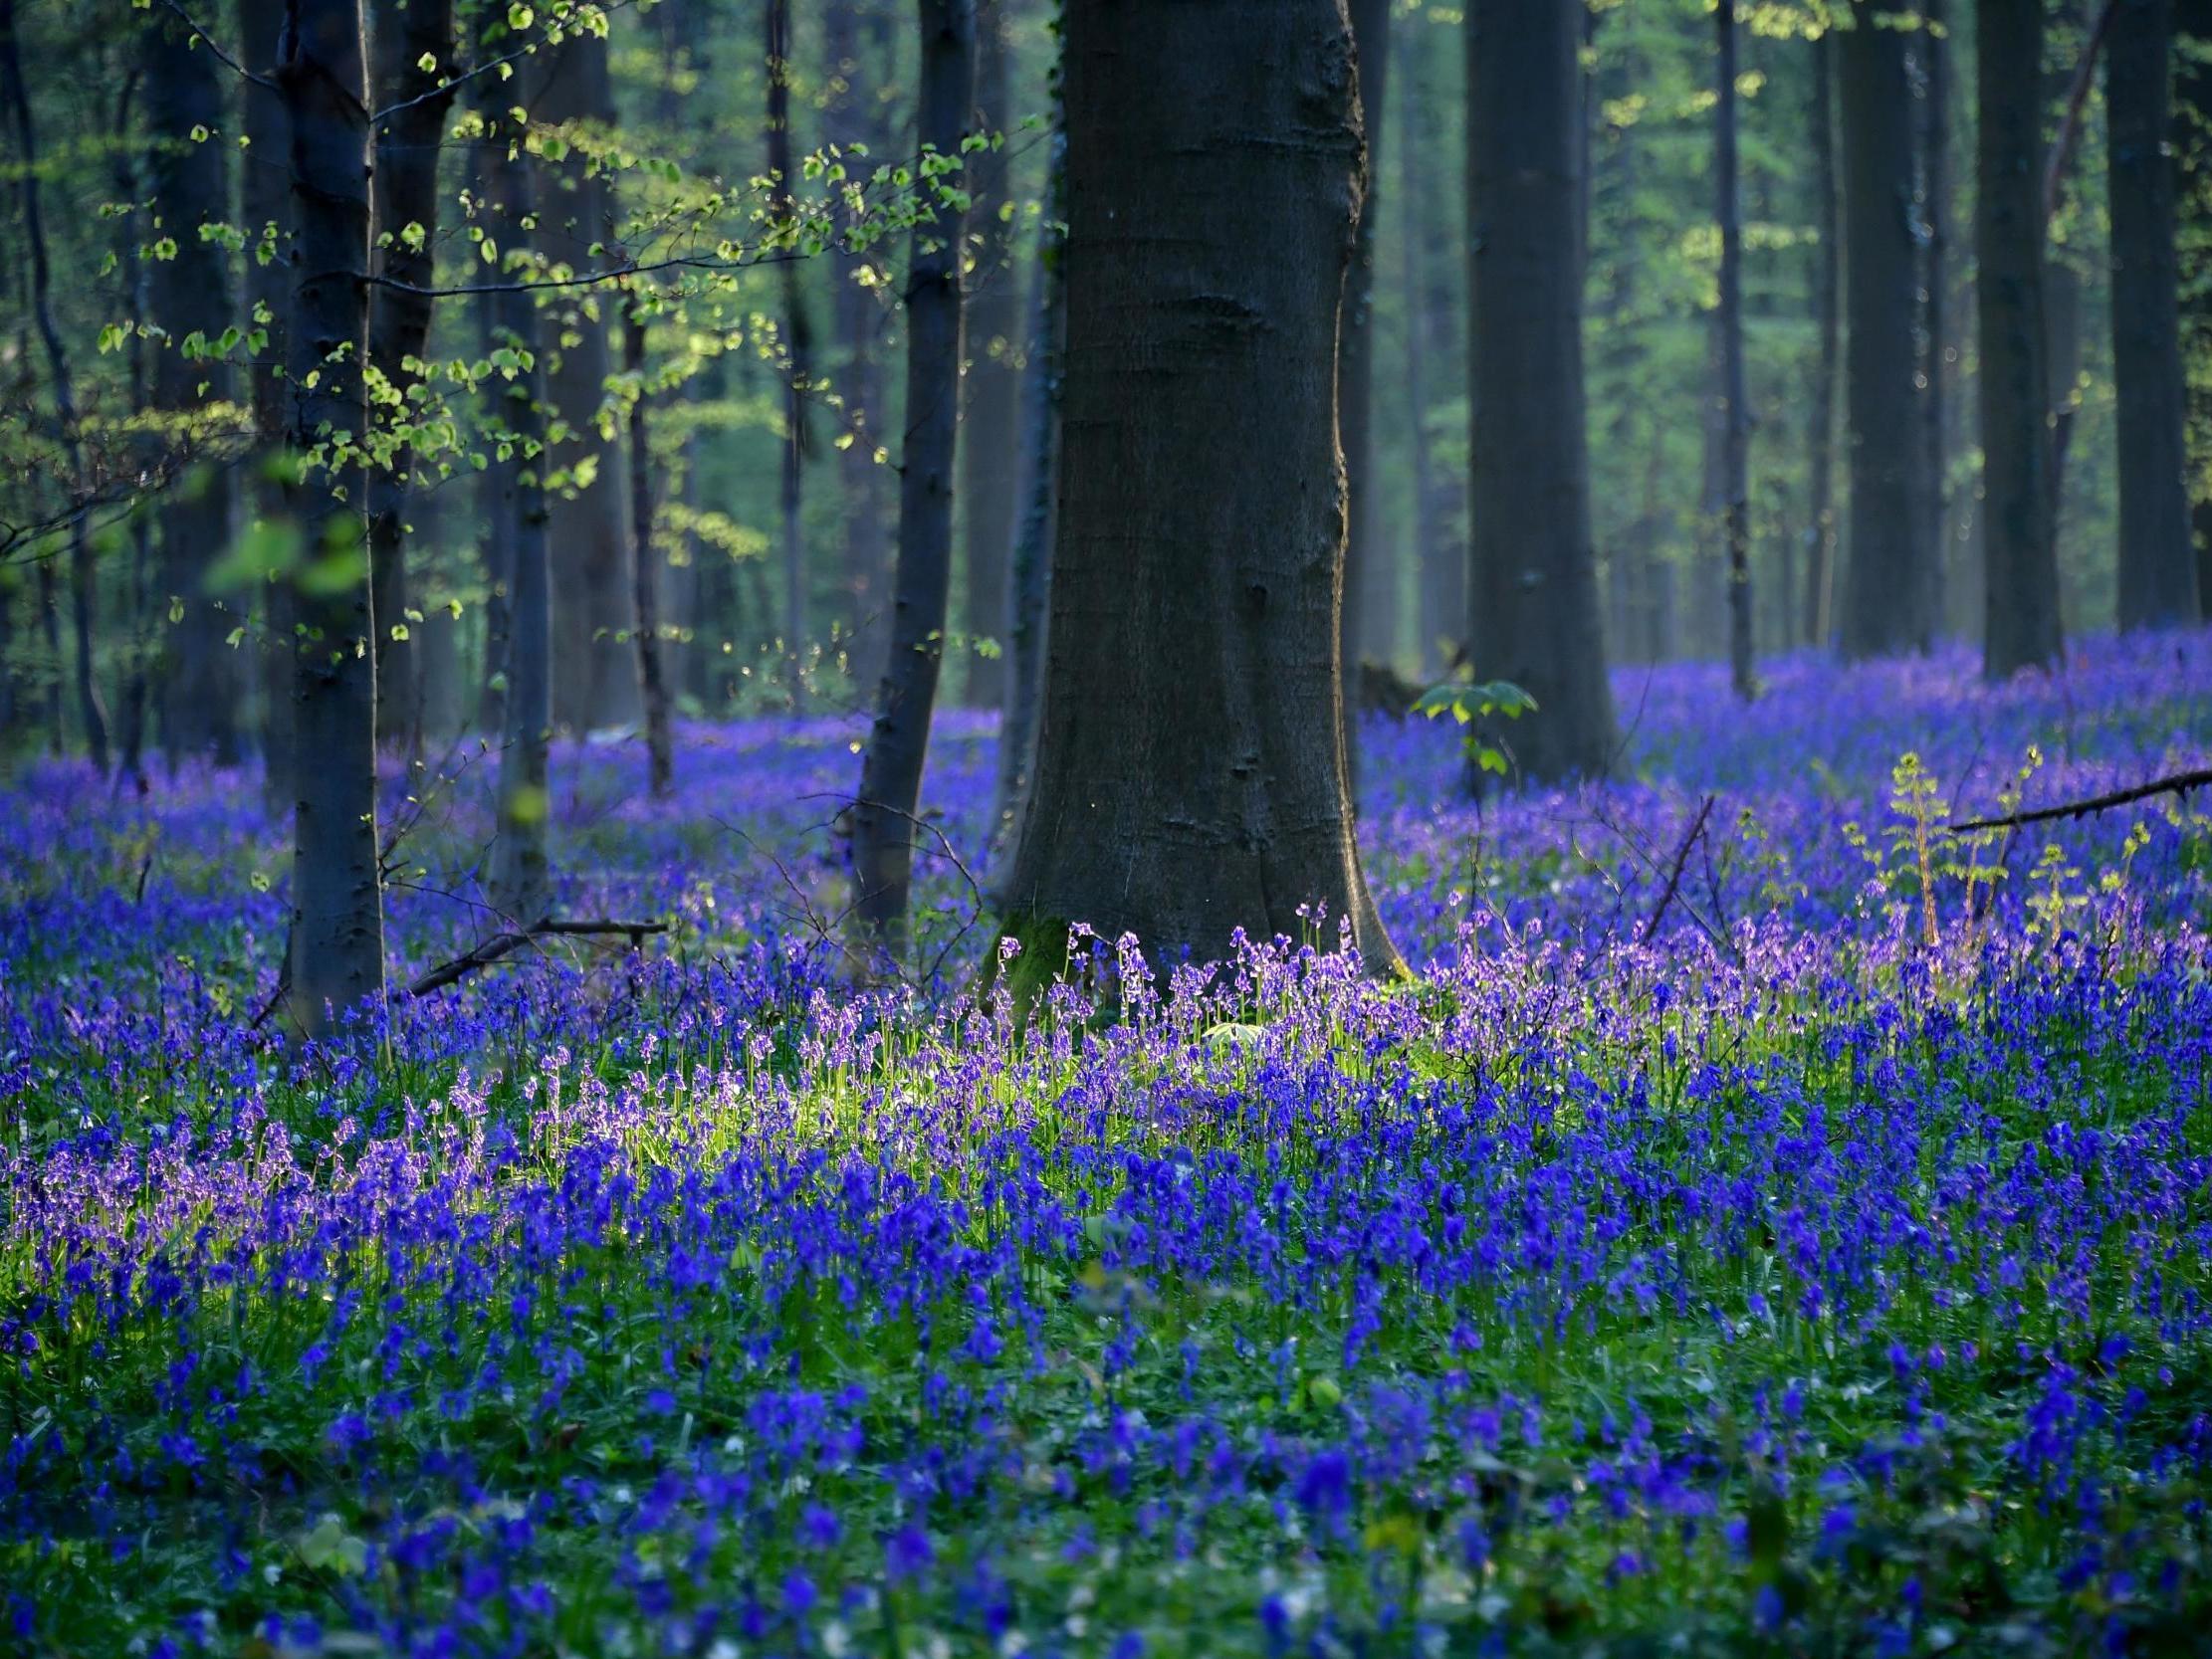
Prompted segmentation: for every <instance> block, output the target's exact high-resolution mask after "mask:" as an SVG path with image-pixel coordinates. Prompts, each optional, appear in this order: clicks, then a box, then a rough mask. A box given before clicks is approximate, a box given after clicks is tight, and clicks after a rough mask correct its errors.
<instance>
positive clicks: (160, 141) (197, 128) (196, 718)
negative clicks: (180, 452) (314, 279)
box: [143, 13, 245, 765]
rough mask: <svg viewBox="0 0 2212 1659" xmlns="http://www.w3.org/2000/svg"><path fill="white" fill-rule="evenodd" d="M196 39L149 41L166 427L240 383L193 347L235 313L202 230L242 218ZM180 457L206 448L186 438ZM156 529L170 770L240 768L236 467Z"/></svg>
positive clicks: (168, 32) (150, 187)
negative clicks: (211, 573) (231, 590)
mask: <svg viewBox="0 0 2212 1659" xmlns="http://www.w3.org/2000/svg"><path fill="white" fill-rule="evenodd" d="M190 39H191V35H190V31H189V30H187V29H186V28H185V27H184V26H183V25H182V24H181V23H179V22H177V21H176V20H175V19H174V18H173V17H172V16H170V15H168V14H164V13H156V14H155V15H154V18H153V21H152V22H150V23H149V24H148V25H147V27H146V29H145V33H144V37H143V41H144V73H145V88H146V133H147V138H148V141H149V144H150V152H149V157H148V165H147V180H146V189H147V200H148V201H149V202H151V203H152V204H153V207H154V211H155V224H154V227H153V228H152V237H153V239H154V240H156V241H158V242H160V243H163V244H165V243H167V242H172V241H173V242H174V243H175V245H176V252H175V254H174V256H173V257H171V258H167V259H157V260H155V261H153V262H152V265H151V268H150V270H149V272H148V276H149V282H150V292H149V296H148V297H149V299H150V301H151V317H150V320H151V321H152V322H153V323H154V325H155V326H156V327H157V328H159V329H161V330H162V331H163V333H164V335H165V336H166V337H165V339H164V340H163V342H162V343H161V344H160V345H159V346H158V348H157V349H156V350H155V352H154V358H153V362H154V368H153V403H154V407H155V408H156V409H158V410H159V411H160V412H161V413H162V415H163V416H164V417H166V418H168V419H171V420H181V421H186V422H187V423H188V422H189V421H190V419H191V418H193V417H199V418H202V419H204V417H205V414H206V411H207V410H208V409H209V407H210V406H211V405H215V406H220V405H222V404H224V403H226V402H227V401H228V399H229V398H230V396H231V379H232V376H231V371H230V369H229V367H228V366H227V365H226V364H224V363H223V362H221V361H218V360H217V359H215V358H212V357H208V358H201V359H198V360H194V359H192V358H190V357H187V356H186V355H185V352H184V348H183V344H184V341H185V340H186V339H187V338H188V337H189V336H191V335H192V334H195V333H197V334H200V335H202V336H204V337H205V338H207V339H209V340H213V339H214V338H215V337H216V336H218V335H219V334H221V333H222V331H223V330H224V329H225V328H227V327H229V326H230V325H231V323H232V321H233V320H234V317H235V315H236V312H235V310H234V307H233V303H232V292H233V291H232V288H231V279H230V268H229V261H228V259H227V258H226V256H225V255H224V253H223V251H222V248H221V245H220V244H219V243H217V242H213V241H208V240H205V239H203V238H202V236H201V234H200V228H201V227H202V226H203V225H210V226H220V225H227V224H228V223H230V221H231V216H232V210H231V201H230V183H229V179H228V178H227V176H226V174H227V171H228V169H227V168H226V167H225V165H224V157H225V156H226V155H227V154H229V153H230V151H231V149H232V146H231V145H228V144H226V143H224V142H223V141H222V139H221V137H220V133H221V131H222V129H223V127H224V125H225V123H226V117H225V113H224V100H223V86H222V83H221V82H220V80H218V77H220V76H222V75H224V74H225V73H227V72H226V71H225V70H224V69H223V68H222V67H221V66H220V65H219V64H218V63H217V62H216V61H215V56H214V54H213V53H212V52H210V51H208V49H207V47H206V46H205V44H204V43H203V44H199V45H189V44H188V42H189V41H190ZM195 134H199V136H195ZM172 447H177V446H175V445H173V444H172ZM182 447H183V448H185V449H187V450H196V449H197V448H198V447H199V445H198V444H197V443H195V442H193V441H191V440H187V441H186V442H185V443H184V445H183V446H182ZM157 522H158V526H159V531H160V545H161V582H162V586H163V587H164V588H165V589H166V591H167V594H168V597H169V601H170V604H171V606H172V607H175V608H179V609H180V610H181V613H182V614H181V617H180V620H179V621H178V622H177V623H176V624H175V625H174V632H173V635H172V637H171V639H170V641H169V650H168V651H167V652H166V653H165V655H166V657H167V659H168V660H167V665H166V672H165V673H164V675H163V676H162V686H161V718H162V730H163V733H164V736H165V739H166V743H167V747H168V750H169V754H170V757H171V759H172V760H174V759H176V758H178V757H180V756H182V755H187V754H190V755H202V756H207V755H211V756H213V757H214V759H215V760H216V761H217V762H218V763H220V764H223V765H233V764H236V762H237V761H238V759H239V755H240V743H239V735H238V733H239V711H240V706H241V704H242V703H243V701H244V690H245V682H244V676H243V675H242V674H241V673H240V672H239V657H238V653H237V652H235V651H234V650H232V649H231V647H230V645H229V643H228V636H229V634H230V631H231V629H232V627H233V626H234V625H235V623H236V620H237V618H236V617H235V615H234V613H233V608H232V601H231V599H230V598H229V597H226V596H221V595H210V594H209V593H208V592H207V590H206V578H207V572H208V570H209V568H210V567H211V566H212V565H213V564H214V563H215V561H216V560H217V559H219V558H220V557H222V555H223V553H224V551H225V550H226V549H227V548H228V547H229V546H230V542H231V537H232V535H233V534H234V533H235V531H236V528H237V524H236V492H235V489H234V487H233V484H232V475H231V473H230V471H229V469H227V468H223V467H214V468H210V469H208V471H207V472H206V473H205V474H204V475H203V476H202V477H200V478H199V479H198V480H197V481H195V482H189V483H187V485H186V486H185V487H184V488H182V489H179V490H177V491H175V492H173V493H172V494H171V496H170V498H169V499H168V500H166V501H164V502H163V503H162V506H161V512H160V514H159V516H158V519H157Z"/></svg>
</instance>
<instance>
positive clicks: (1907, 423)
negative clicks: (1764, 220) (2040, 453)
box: [1837, 0, 1935, 659]
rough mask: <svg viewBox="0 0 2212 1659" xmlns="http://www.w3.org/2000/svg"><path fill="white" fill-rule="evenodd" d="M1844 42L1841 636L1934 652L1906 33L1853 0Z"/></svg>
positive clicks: (1848, 652)
mask: <svg viewBox="0 0 2212 1659" xmlns="http://www.w3.org/2000/svg"><path fill="white" fill-rule="evenodd" d="M1837 48H1838V50H1837V70H1838V76H1837V80H1838V92H1839V95H1840V96H1839V100H1838V102H1839V104H1841V114H1842V146H1841V148H1842V154H1843V204H1842V205H1843V218H1844V249H1845V256H1846V259H1847V261H1848V264H1847V267H1846V273H1845V304H1846V311H1847V317H1846V320H1847V324H1848V327H1847V335H1848V343H1847V346H1846V357H1845V378H1846V385H1847V395H1846V401H1847V404H1848V408H1847V412H1846V418H1847V421H1848V431H1849V446H1850V457H1851V562H1850V565H1849V567H1848V568H1847V569H1846V570H1845V572H1844V604H1843V618H1842V635H1843V650H1844V655H1845V656H1846V657H1848V658H1854V659H1858V658H1866V657H1877V656H1885V655H1895V654H1899V653H1904V652H1916V651H1924V650H1926V649H1927V648H1928V646H1929V645H1930V644H1931V643H1932V641H1933V636H1934V631H1935V630H1934V619H1933V618H1932V617H1931V616H1930V615H1929V614H1928V598H1929V595H1930V593H1931V591H1932V585H1931V583H1930V581H1929V577H1928V560H1929V558H1930V557H1931V556H1932V554H1931V549H1930V548H1929V546H1928V538H1927V534H1926V531H1927V516H1926V511H1925V503H1926V500H1927V493H1926V486H1925V483H1924V482H1923V481H1924V479H1925V475H1926V470H1927V454H1926V448H1925V443H1924V438H1925V434H1926V426H1925V422H1924V420H1923V418H1922V416H1921V413H1920V394H1919V391H1918V389H1917V387H1916V386H1915V384H1914V381H1915V379H1916V378H1917V376H1918V374H1919V367H1920V363H1919V348H1918V342H1917V340H1916V338H1915V329H1914V320H1915V317H1916V315H1917V312H1918V309H1919V304H1918V288H1919V269H1918V257H1917V253H1916V250H1915V248H1914V240H1915V239H1914V217H1915V215H1914V210H1913V195H1914V188H1913V184H1914V161H1913V141H1912V102H1911V97H1910V91H1909V88H1908V86H1907V83H1906V78H1905V36H1904V33H1903V31H1902V29H1901V28H1899V27H1897V26H1896V20H1895V19H1894V18H1893V17H1892V16H1891V15H1890V13H1889V11H1888V10H1887V8H1886V7H1885V6H1883V5H1880V4H1877V3H1876V0H1852V8H1851V27H1849V28H1847V29H1844V30H1843V31H1842V32H1841V34H1840V36H1839V38H1838V41H1837Z"/></svg>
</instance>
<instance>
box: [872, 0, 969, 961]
mask: <svg viewBox="0 0 2212 1659" xmlns="http://www.w3.org/2000/svg"><path fill="white" fill-rule="evenodd" d="M917 9H918V12H919V16H920V23H921V56H922V69H921V77H922V97H921V107H920V110H919V123H920V138H921V142H922V145H923V146H924V147H925V148H927V149H934V150H935V151H937V153H938V154H940V155H944V156H951V157H958V156H959V154H960V143H961V134H962V127H963V124H964V123H965V122H966V121H967V119H968V115H969V111H970V103H969V99H970V94H971V92H972V91H973V88H974V78H975V58H976V36H975V17H974V13H973V11H972V9H971V6H970V3H969V0H918V6H917ZM947 182H950V180H948V181H947ZM960 312H961V215H960V213H959V212H958V210H956V209H954V208H951V207H941V208H939V209H938V211H937V212H936V214H935V215H934V216H933V217H931V218H927V219H924V220H922V221H921V222H919V223H918V224H916V226H915V227H914V252H913V257H912V260H911V262H910V263H909V266H908V274H907V290H906V329H907V344H906V446H905V454H904V456H903V459H902V464H901V470H900V476H899V562H898V574H897V577H896V583H897V585H896V588H895V593H894V598H893V601H892V613H891V640H890V656H889V660H888V661H887V662H886V663H885V665H884V670H883V682H882V684H881V686H880V687H879V688H878V689H877V692H876V710H875V725H874V727H873V729H872V730H871V732H870V734H869V738H868V750H867V754H866V755H865V757H864V758H863V760H862V763H861V767H860V797H859V799H858V800H857V801H855V802H854V803H853V812H852V864H853V879H854V885H855V887H856V889H857V892H856V893H855V896H854V914H855V915H856V916H857V917H858V918H859V920H860V922H861V924H862V926H863V927H865V928H866V929H868V930H869V932H870V933H871V934H872V938H871V940H870V947H871V948H872V949H876V950H880V951H881V952H882V953H883V954H884V955H885V956H886V957H888V958H890V959H892V960H896V959H897V958H898V957H899V956H900V955H901V954H903V951H904V945H905V939H906V911H907V895H908V890H909V887H910V886H911V884H912V881H913V865H914V846H915V838H916V837H917V835H919V834H920V833H921V828H920V825H921V818H920V812H921V805H922V767H923V763H924V761H925V760H926V759H927V757H928V754H929V742H930V719H931V716H932V714H933V712H934V710H935V708H936V705H937V680H938V670H939V668H940V667H941V665H942V663H943V661H944V655H945V620H946V610H947V606H948V602H949V600H950V597H951V588H952V567H953V465H954V450H955V441H956V433H957V431H958V428H959V423H960V349H961V337H960V336H961V314H960Z"/></svg>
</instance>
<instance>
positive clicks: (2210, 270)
mask: <svg viewBox="0 0 2212 1659" xmlns="http://www.w3.org/2000/svg"><path fill="white" fill-rule="evenodd" d="M2175 22H2176V24H2177V25H2178V28H2179V32H2180V33H2181V34H2182V35H2183V36H2185V37H2186V38H2187V49H2185V50H2183V51H2180V52H2178V53H2177V54H2176V62H2175V68H2174V83H2173V85H2174V102H2175V105H2176V112H2175V116H2174V128H2173V145H2174V169H2175V176H2176V184H2177V188H2178V195H2179V198H2180V212H2179V226H2178V230H2177V235H2178V236H2179V237H2180V238H2181V239H2182V244H2183V252H2182V257H2181V259H2180V261H2179V264H2180V268H2181V270H2182V271H2183V272H2184V273H2185V274H2186V280H2185V282H2184V284H2183V289H2182V297H2181V328H2182V335H2181V343H2182V360H2183V362H2184V363H2185V364H2187V365H2188V366H2189V372H2188V375H2187V382H2188V416H2189V525H2190V529H2191V531H2192V533H2193V536H2194V539H2195V542H2196V558H2197V604H2198V607H2199V609H2200V611H2201V612H2202V614H2203V616H2204V618H2205V620H2206V621H2212V373H2207V372H2206V367H2207V365H2208V364H2212V0H2179V4H2178V6H2177V7H2176V8H2175Z"/></svg>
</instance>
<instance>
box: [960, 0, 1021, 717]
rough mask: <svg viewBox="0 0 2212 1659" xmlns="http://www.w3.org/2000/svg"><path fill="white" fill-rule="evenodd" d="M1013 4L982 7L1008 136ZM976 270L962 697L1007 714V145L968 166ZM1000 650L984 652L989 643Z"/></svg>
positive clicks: (981, 52)
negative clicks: (1009, 12) (1010, 11)
mask: <svg viewBox="0 0 2212 1659" xmlns="http://www.w3.org/2000/svg"><path fill="white" fill-rule="evenodd" d="M1006 13H1007V0H977V4H976V130H977V131H978V132H980V133H983V134H987V135H990V136H993V137H994V138H998V137H1000V136H1001V135H1004V134H1005V133H1006V129H1007V127H1008V126H1009V125H1010V124H1011V122H1012V119H1013V101H1012V94H1011V92H1010V91H1009V89H1008V86H1007V81H1008V75H1009V71H1010V68H1011V59H1012V56H1013V51H1012V44H1011V42H1010V41H1009V40H1008V39H1007V23H1008V19H1007V15H1006ZM968 177H969V187H970V194H971V197H972V205H971V206H970V208H969V219H968V230H969V247H970V249H971V251H972V258H973V260H974V265H973V267H972V268H971V269H972V273H973V275H972V278H971V283H970V288H969V293H968V298H967V309H966V311H965V313H964V315H965V322H964V326H965V329H966V332H967V357H968V371H967V374H966V376H965V377H964V383H963V393H964V408H963V412H962V416H961V434H960V489H961V516H962V518H963V519H964V520H965V522H964V525H963V529H964V533H963V535H962V538H961V539H962V543H963V545H962V551H963V553H964V555H965V557H966V562H967V566H968V568H967V578H968V579H967V582H966V584H965V592H964V601H965V602H964V604H963V606H962V609H963V611H964V612H965V615H964V618H963V620H964V624H965V627H966V631H967V633H968V636H969V642H968V652H967V656H966V663H967V673H966V675H965V676H964V679H965V682H966V684H965V689H964V695H965V699H966V701H967V703H968V706H969V707H970V708H972V709H1000V710H1003V709H1006V708H1007V707H1008V703H1007V699H1008V695H1009V694H1008V684H1009V683H1008V679H1007V674H1006V658H1005V654H1004V647H1005V644H1006V638H1007V635H1008V633H1009V631H1010V629H1009V623H1010V622H1011V620H1012V618H1011V614H1010V612H1009V611H1008V609H1007V576H1008V562H1009V559H1010V556H1011V553H1012V550H1013V533H1014V488H1015V480H1016V465H1015V463H1016V458H1017V456H1018V453H1019V448H1020V439H1019V437H1018V435H1017V432H1016V424H1017V422H1018V420H1019V418H1020V412H1021V375H1020V371H1019V370H1018V369H1017V368H1016V367H1015V366H1014V359H1015V356H1016V354H1017V351H1018V348H1019V342H1018V340H1017V337H1016V336H1017V335H1018V334H1019V333H1020V331H1021V295H1020V287H1021V283H1020V278H1019V275H1018V274H1017V273H1016V271H1015V269H1014V262H1013V236H1012V228H1013V227H1012V217H1011V214H1010V212H1008V211H1007V210H1008V209H1010V207H1011V205H1012V196H1011V187H1012V168H1011V165H1010V158H1009V157H1008V155H1007V152H1006V149H1005V146H1004V144H1003V143H1002V142H994V144H993V145H992V147H991V148H989V149H986V150H979V151H978V152H977V153H976V154H975V156H973V157H972V158H971V161H970V166H969V169H968ZM986 640H990V641H995V643H996V644H997V646H998V647H999V650H998V652H997V654H995V655H989V654H987V653H986V650H985V647H984V643H983V642H984V641H986Z"/></svg>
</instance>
